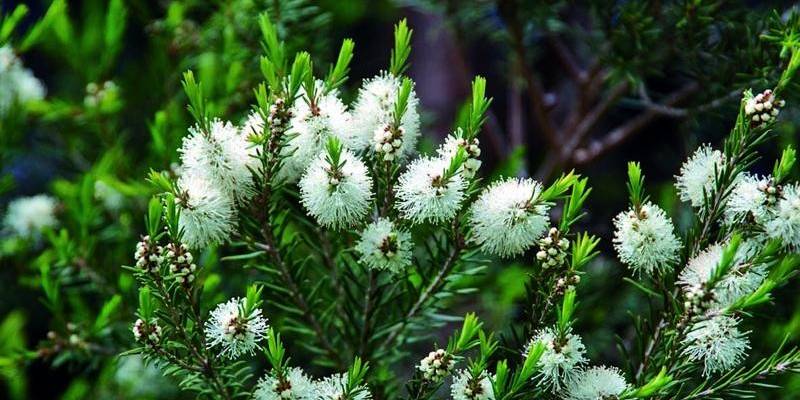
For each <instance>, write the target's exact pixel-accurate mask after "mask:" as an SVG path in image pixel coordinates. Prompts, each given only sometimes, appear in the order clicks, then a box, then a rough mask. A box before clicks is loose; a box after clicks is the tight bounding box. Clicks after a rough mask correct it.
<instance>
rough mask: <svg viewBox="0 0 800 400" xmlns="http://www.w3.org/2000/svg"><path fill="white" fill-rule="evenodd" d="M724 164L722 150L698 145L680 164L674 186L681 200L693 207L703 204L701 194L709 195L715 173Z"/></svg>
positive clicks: (711, 190)
mask: <svg viewBox="0 0 800 400" xmlns="http://www.w3.org/2000/svg"><path fill="white" fill-rule="evenodd" d="M723 164H724V159H723V155H722V152H720V151H719V150H714V149H712V148H711V146H709V145H703V146H700V148H698V149H697V150H695V152H694V154H692V156H691V157H689V159H688V160H686V162H684V163H683V166H681V173H680V175H678V176H677V177H676V179H677V182H676V183H675V186H676V187H677V188H678V194H679V195H680V198H681V200H683V201H686V202H689V203H690V204H691V205H692V206H693V207H700V206H701V205H702V204H703V198H704V197H703V196H704V193H705V196H710V195H711V194H712V192H713V190H714V180H715V178H716V176H715V174H716V172H718V171H719V170H720V169H721V168H722V166H723Z"/></svg>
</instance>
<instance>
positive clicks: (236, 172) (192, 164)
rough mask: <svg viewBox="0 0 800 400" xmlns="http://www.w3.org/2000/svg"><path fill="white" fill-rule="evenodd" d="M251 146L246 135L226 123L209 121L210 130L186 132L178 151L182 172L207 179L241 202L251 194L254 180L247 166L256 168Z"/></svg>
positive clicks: (196, 129) (192, 129)
mask: <svg viewBox="0 0 800 400" xmlns="http://www.w3.org/2000/svg"><path fill="white" fill-rule="evenodd" d="M252 149H253V146H252V144H251V143H250V142H248V140H247V136H246V135H243V134H241V133H240V131H239V129H238V128H237V127H236V126H234V125H233V124H231V123H230V122H227V121H224V122H223V121H221V120H218V119H216V120H213V121H211V124H210V127H209V131H208V132H202V131H201V130H200V128H199V127H196V126H195V127H193V128H190V129H189V136H187V137H185V138H184V139H183V144H182V146H181V148H180V149H179V150H178V151H179V152H180V153H181V161H182V162H183V168H184V172H185V173H191V174H196V175H201V176H204V177H206V180H208V182H209V183H210V184H211V185H213V186H215V187H217V188H219V190H221V191H222V192H223V193H225V194H228V195H230V196H231V197H232V198H233V199H235V200H237V201H243V200H246V199H247V198H249V197H250V196H251V195H252V194H253V193H254V188H253V177H252V174H251V173H250V169H248V167H252V166H254V165H255V162H256V159H255V158H253V157H252V154H253V151H252Z"/></svg>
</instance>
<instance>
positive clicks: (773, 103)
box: [744, 89, 786, 127]
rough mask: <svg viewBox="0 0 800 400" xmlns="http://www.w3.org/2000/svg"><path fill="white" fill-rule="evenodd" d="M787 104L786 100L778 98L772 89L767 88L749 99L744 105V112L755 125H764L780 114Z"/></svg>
mask: <svg viewBox="0 0 800 400" xmlns="http://www.w3.org/2000/svg"><path fill="white" fill-rule="evenodd" d="M785 104H786V102H785V101H784V100H778V99H776V98H775V95H774V94H773V93H772V90H769V89H767V90H765V91H763V92H762V93H759V94H757V95H755V96H754V97H752V98H750V99H748V100H747V102H746V103H745V105H744V112H745V114H747V116H748V117H749V118H750V121H752V123H753V125H758V126H760V127H763V126H765V125H766V124H767V123H769V122H771V121H772V120H774V119H775V117H777V116H778V114H779V113H780V109H781V108H783V106H784V105H785Z"/></svg>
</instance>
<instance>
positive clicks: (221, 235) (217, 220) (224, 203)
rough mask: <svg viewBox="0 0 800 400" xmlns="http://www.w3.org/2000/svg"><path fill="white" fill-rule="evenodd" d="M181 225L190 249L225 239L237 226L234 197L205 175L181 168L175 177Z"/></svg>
mask: <svg viewBox="0 0 800 400" xmlns="http://www.w3.org/2000/svg"><path fill="white" fill-rule="evenodd" d="M178 189H179V195H178V199H177V203H178V208H179V210H180V222H179V224H180V228H181V230H183V242H184V243H185V244H186V245H188V246H189V247H190V248H192V249H198V248H201V247H204V246H207V245H211V244H218V243H224V242H226V241H227V240H228V239H229V238H230V236H231V234H233V231H234V228H235V227H236V211H235V209H234V203H233V200H232V199H231V198H230V197H229V196H228V195H227V194H225V193H222V192H220V190H219V188H217V187H215V186H214V185H213V183H211V182H209V181H208V180H207V179H206V178H205V177H203V176H200V175H197V174H195V173H191V172H189V171H184V174H183V175H182V176H181V177H180V179H178Z"/></svg>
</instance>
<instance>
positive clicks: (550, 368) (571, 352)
mask: <svg viewBox="0 0 800 400" xmlns="http://www.w3.org/2000/svg"><path fill="white" fill-rule="evenodd" d="M538 342H541V343H543V344H544V346H545V347H544V353H542V356H541V357H540V358H539V362H538V366H539V369H540V370H539V378H540V381H539V382H540V383H539V384H540V385H543V386H546V387H553V388H555V389H560V388H561V386H562V385H563V384H564V383H565V382H568V381H569V380H570V379H572V377H573V375H574V374H575V372H577V370H578V369H579V368H580V367H581V366H582V365H583V364H585V363H586V358H585V356H584V354H585V353H586V347H585V346H584V345H583V341H582V340H581V338H580V336H578V335H575V334H574V333H572V332H566V333H565V334H564V335H563V337H562V336H559V334H558V332H557V331H556V330H555V329H553V328H550V327H548V328H544V329H542V330H540V331H538V332H537V333H536V334H535V335H534V337H533V339H531V341H530V342H529V343H528V347H527V349H526V350H525V354H527V353H528V351H530V349H531V348H532V347H533V345H534V344H536V343H538Z"/></svg>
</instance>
